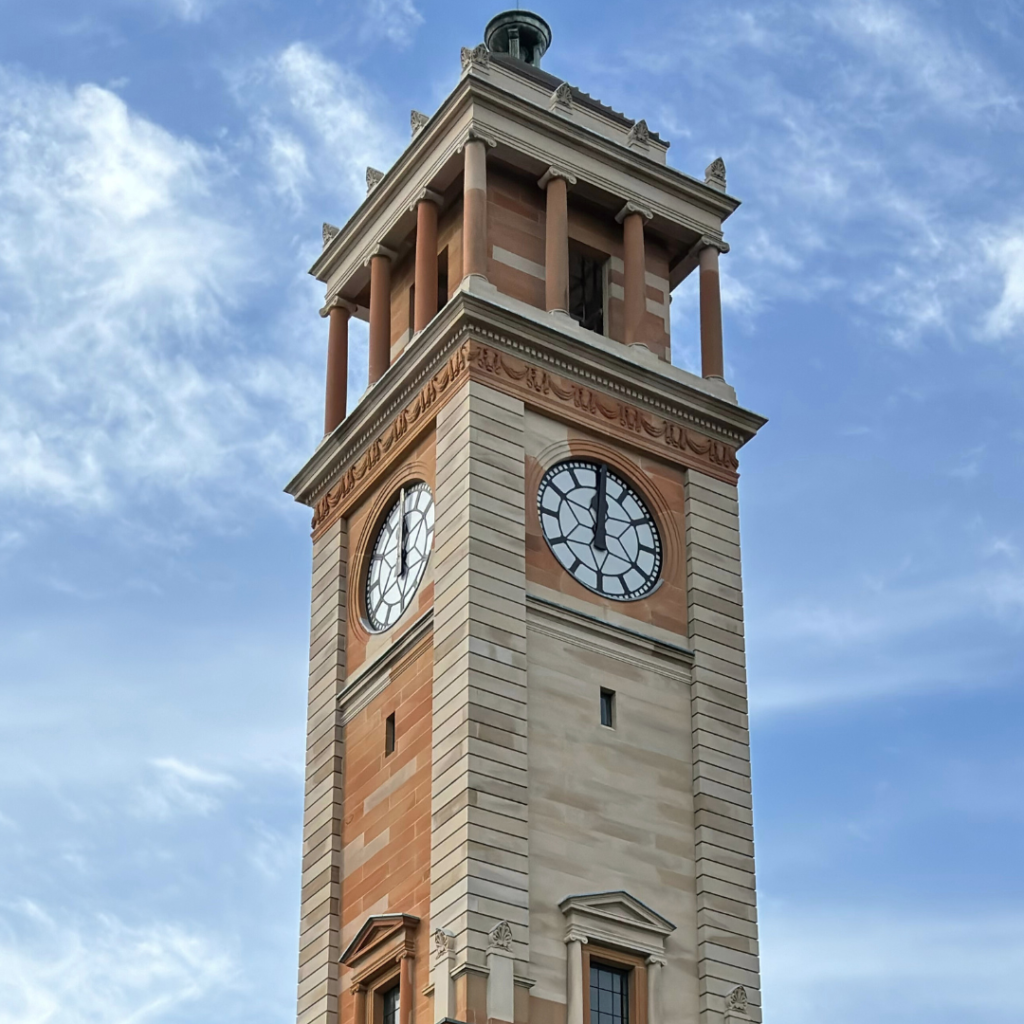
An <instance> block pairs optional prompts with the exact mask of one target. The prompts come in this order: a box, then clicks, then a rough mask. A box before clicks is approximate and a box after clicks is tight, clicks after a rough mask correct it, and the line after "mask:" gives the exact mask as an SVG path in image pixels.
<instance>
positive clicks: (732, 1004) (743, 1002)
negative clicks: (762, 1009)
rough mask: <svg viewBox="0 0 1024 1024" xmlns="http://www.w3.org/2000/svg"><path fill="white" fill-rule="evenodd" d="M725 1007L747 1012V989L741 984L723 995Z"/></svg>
mask: <svg viewBox="0 0 1024 1024" xmlns="http://www.w3.org/2000/svg"><path fill="white" fill-rule="evenodd" d="M725 1008H726V1009H727V1010H738V1011H739V1012H740V1013H746V1012H747V990H746V989H745V988H744V987H743V986H742V985H737V986H736V987H735V988H734V989H733V990H732V991H731V992H730V993H729V994H728V995H727V996H726V997H725Z"/></svg>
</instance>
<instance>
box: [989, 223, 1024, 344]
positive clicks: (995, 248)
mask: <svg viewBox="0 0 1024 1024" xmlns="http://www.w3.org/2000/svg"><path fill="white" fill-rule="evenodd" d="M983 248H984V253H985V255H986V256H987V258H988V262H989V265H990V266H991V267H992V268H993V269H994V270H995V272H996V273H997V274H998V275H999V280H1000V293H1001V294H1000V296H999V300H998V301H997V302H996V304H995V306H994V307H993V308H992V309H991V310H990V311H989V313H988V315H987V317H986V318H985V331H986V333H987V334H988V335H989V336H990V337H992V338H1005V337H1006V336H1007V335H1009V334H1010V333H1011V332H1013V331H1018V332H1019V331H1020V330H1021V328H1022V327H1024V224H1022V223H1017V224H1015V225H1014V226H1012V227H1011V228H1009V229H1007V230H1005V231H1003V232H1000V233H998V234H995V235H994V236H991V237H988V238H986V239H985V241H984V243H983Z"/></svg>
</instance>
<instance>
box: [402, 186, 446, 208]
mask: <svg viewBox="0 0 1024 1024" xmlns="http://www.w3.org/2000/svg"><path fill="white" fill-rule="evenodd" d="M420 203H433V204H434V205H435V206H436V207H438V209H440V208H441V207H442V206H444V196H443V195H441V193H440V192H435V191H434V190H433V189H432V188H421V189H420V190H419V192H417V193H416V196H415V197H414V199H413V201H412V202H411V203H410V204H409V212H410V213H415V212H416V207H417V206H419V205H420Z"/></svg>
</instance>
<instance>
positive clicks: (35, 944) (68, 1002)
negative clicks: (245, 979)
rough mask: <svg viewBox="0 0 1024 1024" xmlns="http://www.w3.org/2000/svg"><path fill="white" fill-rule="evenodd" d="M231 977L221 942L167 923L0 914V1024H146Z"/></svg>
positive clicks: (18, 911) (28, 906)
mask: <svg viewBox="0 0 1024 1024" xmlns="http://www.w3.org/2000/svg"><path fill="white" fill-rule="evenodd" d="M234 974H235V967H234V964H233V963H232V960H231V958H230V957H229V956H228V955H227V954H226V953H225V951H224V949H223V946H222V944H221V943H218V942H215V941H213V940H211V939H210V938H207V937H205V936H202V935H198V934H194V933H190V932H188V931H185V930H184V929H181V928H178V927H175V926H173V925H168V924H153V925H149V926H144V927H130V926H128V925H126V924H124V923H122V922H120V921H118V920H117V919H116V918H113V917H110V916H98V917H96V918H94V919H91V920H88V921H76V920H74V919H72V918H71V917H70V916H69V915H67V914H61V915H60V919H59V921H58V920H55V919H54V917H52V916H50V915H49V914H47V913H46V912H44V911H43V910H42V909H41V908H40V907H39V906H37V905H35V904H33V903H29V902H22V903H20V904H17V905H15V906H8V907H6V908H0V1024H145V1022H148V1021H156V1020H160V1019H163V1018H165V1017H166V1016H167V1015H168V1014H169V1013H170V1012H171V1011H172V1010H174V1009H175V1008H177V1007H181V1006H183V1005H187V1004H189V1003H192V1002H195V1001H196V1000H198V999H201V998H202V997H203V996H206V995H208V994H209V993H210V992H211V991H214V990H216V989H218V988H221V987H224V986H227V985H228V984H230V983H231V981H232V980H233V977H234Z"/></svg>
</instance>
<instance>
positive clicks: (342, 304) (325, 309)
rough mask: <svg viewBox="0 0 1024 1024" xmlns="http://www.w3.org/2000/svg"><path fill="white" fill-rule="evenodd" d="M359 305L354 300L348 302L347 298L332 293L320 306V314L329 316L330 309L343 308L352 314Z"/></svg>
mask: <svg viewBox="0 0 1024 1024" xmlns="http://www.w3.org/2000/svg"><path fill="white" fill-rule="evenodd" d="M358 308H359V307H358V306H356V304H355V303H354V302H349V301H348V299H343V298H342V297H341V296H340V295H332V296H331V298H329V299H328V300H327V302H326V303H325V304H324V305H323V306H321V307H320V315H321V316H322V317H327V316H330V313H331V310H332V309H344V310H345V311H346V312H347V313H348V314H349V315H350V316H354V315H355V313H356V310H357V309H358Z"/></svg>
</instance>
